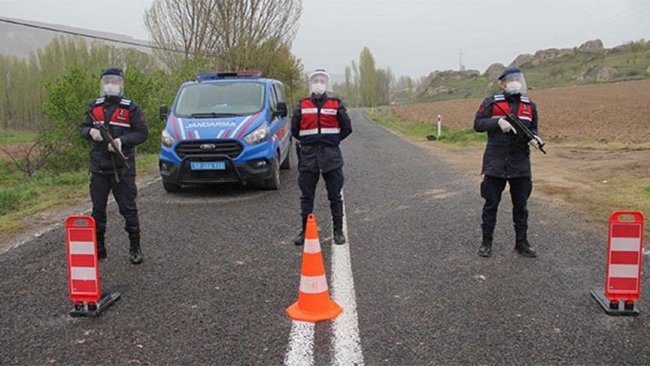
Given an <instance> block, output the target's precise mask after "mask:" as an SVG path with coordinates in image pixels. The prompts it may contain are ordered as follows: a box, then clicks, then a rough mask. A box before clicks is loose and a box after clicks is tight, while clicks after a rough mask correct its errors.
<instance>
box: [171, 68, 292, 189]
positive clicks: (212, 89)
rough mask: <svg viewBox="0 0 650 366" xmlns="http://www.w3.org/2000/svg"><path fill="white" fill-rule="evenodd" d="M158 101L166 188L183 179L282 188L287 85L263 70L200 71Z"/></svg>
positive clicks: (287, 139) (288, 158) (287, 151)
mask: <svg viewBox="0 0 650 366" xmlns="http://www.w3.org/2000/svg"><path fill="white" fill-rule="evenodd" d="M196 76H197V79H196V80H194V81H189V82H186V83H184V84H183V85H181V87H180V88H179V90H178V93H177V94H176V98H175V99H174V104H173V105H172V107H171V110H168V108H167V106H166V105H162V106H161V107H160V118H161V119H162V120H163V121H166V123H167V125H166V127H165V128H164V129H163V131H162V144H161V147H160V162H159V167H160V175H161V176H162V184H163V187H164V189H165V190H166V191H167V192H177V191H179V190H180V189H181V187H182V186H183V185H197V184H214V183H224V182H240V183H242V184H255V185H259V186H262V187H265V188H266V189H270V190H277V189H279V188H280V169H290V168H291V165H292V164H293V163H292V155H293V154H292V153H291V149H292V148H291V146H292V144H291V122H290V120H289V118H288V117H287V115H288V111H287V97H286V94H285V91H284V85H283V84H282V83H281V82H280V81H278V80H273V79H266V78H262V77H261V73H260V72H238V73H202V74H197V75H196Z"/></svg>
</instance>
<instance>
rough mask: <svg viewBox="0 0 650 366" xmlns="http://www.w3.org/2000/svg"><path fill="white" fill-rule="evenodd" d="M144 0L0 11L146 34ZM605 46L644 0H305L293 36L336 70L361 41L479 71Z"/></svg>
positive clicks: (621, 33)
mask: <svg viewBox="0 0 650 366" xmlns="http://www.w3.org/2000/svg"><path fill="white" fill-rule="evenodd" d="M151 3H152V0H112V1H105V0H103V1H99V0H0V16H3V17H11V18H20V19H27V20H36V21H42V22H47V23H54V24H64V25H68V26H74V27H81V28H88V29H95V30H101V31H109V32H114V33H122V34H127V35H130V36H133V37H136V38H139V39H148V34H147V31H146V29H145V27H144V24H143V20H142V18H143V14H144V10H145V9H147V8H148V7H149V6H150V5H151ZM596 38H599V39H601V40H602V41H603V42H604V44H605V47H613V46H616V45H618V44H621V43H625V42H628V41H632V40H639V39H641V38H644V39H650V1H649V0H510V1H505V0H428V1H425V0H303V15H302V18H301V19H300V28H299V31H298V34H297V36H296V39H295V41H294V44H293V50H294V53H295V54H296V55H297V56H298V57H300V58H301V59H302V60H303V64H304V65H305V69H306V70H311V69H313V68H315V67H324V68H326V69H328V70H329V71H330V72H331V73H334V74H341V73H343V69H344V67H345V66H346V65H349V64H350V61H351V60H353V59H358V56H359V53H360V52H361V49H362V48H363V47H364V46H367V47H369V48H370V50H371V51H372V53H373V55H374V56H375V59H376V61H377V65H378V66H379V67H390V68H391V69H392V70H393V73H394V74H395V75H398V76H399V75H410V76H413V77H418V76H422V75H426V74H428V73H429V72H430V71H433V70H436V69H439V70H445V69H458V67H459V55H458V53H459V50H461V49H462V50H463V56H462V58H463V64H464V65H465V67H466V68H467V69H478V70H480V71H481V72H482V71H484V70H485V69H486V68H487V67H488V66H489V65H490V64H492V63H493V62H501V63H504V64H508V63H510V62H511V61H512V60H513V59H514V58H515V57H516V56H517V55H519V54H521V53H532V52H535V51H536V50H539V49H545V48H552V47H554V48H564V47H574V46H579V45H580V44H582V43H583V42H585V41H588V40H591V39H596Z"/></svg>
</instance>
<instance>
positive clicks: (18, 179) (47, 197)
mask: <svg viewBox="0 0 650 366" xmlns="http://www.w3.org/2000/svg"><path fill="white" fill-rule="evenodd" d="M0 165H1V166H0V232H3V233H11V232H16V231H19V230H21V229H22V228H24V226H25V219H26V218H28V217H30V216H32V215H35V214H38V213H41V212H43V211H47V210H51V209H55V208H59V207H64V206H68V205H72V204H75V203H79V201H80V200H82V199H84V198H86V197H88V194H89V193H88V184H89V173H88V172H87V171H86V170H81V171H73V172H65V173H61V174H56V175H52V174H48V173H42V172H37V173H36V174H35V175H34V176H33V177H32V178H31V179H30V178H27V177H26V176H25V175H24V174H22V173H20V172H18V171H16V170H15V169H13V168H12V167H11V164H10V163H9V162H4V163H1V162H0ZM157 166H158V154H140V155H138V157H137V168H138V172H139V173H147V172H151V171H153V170H155V169H156V168H157Z"/></svg>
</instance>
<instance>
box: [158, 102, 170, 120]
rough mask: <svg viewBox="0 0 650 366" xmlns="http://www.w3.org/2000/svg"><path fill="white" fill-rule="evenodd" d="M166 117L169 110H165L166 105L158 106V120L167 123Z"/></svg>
mask: <svg viewBox="0 0 650 366" xmlns="http://www.w3.org/2000/svg"><path fill="white" fill-rule="evenodd" d="M167 117H169V110H168V109H167V104H161V105H160V119H161V120H162V121H163V122H167Z"/></svg>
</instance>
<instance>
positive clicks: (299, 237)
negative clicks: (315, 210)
mask: <svg viewBox="0 0 650 366" xmlns="http://www.w3.org/2000/svg"><path fill="white" fill-rule="evenodd" d="M306 227H307V216H304V215H303V216H302V230H300V232H299V233H298V235H296V237H295V238H294V239H293V243H294V244H296V245H303V244H305V228H306Z"/></svg>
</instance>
